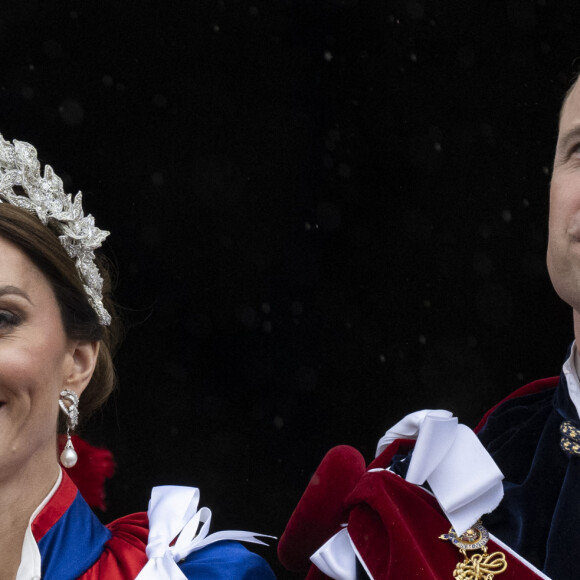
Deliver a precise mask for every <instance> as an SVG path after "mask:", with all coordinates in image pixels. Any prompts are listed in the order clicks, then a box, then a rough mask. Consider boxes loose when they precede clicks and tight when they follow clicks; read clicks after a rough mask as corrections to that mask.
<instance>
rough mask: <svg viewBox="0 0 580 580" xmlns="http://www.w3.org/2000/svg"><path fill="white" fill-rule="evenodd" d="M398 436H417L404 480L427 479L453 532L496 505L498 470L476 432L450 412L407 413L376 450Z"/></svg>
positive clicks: (462, 529)
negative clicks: (459, 421)
mask: <svg viewBox="0 0 580 580" xmlns="http://www.w3.org/2000/svg"><path fill="white" fill-rule="evenodd" d="M398 438H406V439H409V438H411V439H417V443H416V444H415V448H414V450H413V455H412V456H411V462H410V463H409V469H408V471H407V476H406V477H405V479H406V480H407V481H409V482H410V483H415V484H417V485H422V484H423V483H425V481H427V482H428V483H429V486H430V487H431V489H432V491H433V495H434V496H435V497H436V499H437V501H438V502H439V505H440V506H441V508H442V509H443V511H444V512H445V515H446V516H447V518H448V519H449V521H450V522H451V524H452V525H453V527H454V528H455V531H456V532H457V533H458V534H462V533H463V532H465V530H467V529H468V528H469V527H470V526H471V525H473V524H474V523H475V522H476V521H477V520H478V519H479V518H480V516H482V515H483V514H486V513H489V512H491V511H493V510H494V509H495V508H496V507H497V506H498V505H499V502H500V501H501V500H502V498H503V486H502V483H501V481H502V479H503V473H502V472H501V471H500V470H499V468H498V466H497V465H496V463H495V461H494V460H493V459H492V458H491V456H490V455H489V453H488V452H487V451H486V449H485V448H484V447H483V445H482V444H481V442H480V441H479V439H478V438H477V436H476V435H475V433H474V432H473V431H472V430H471V429H469V427H466V426H465V425H461V424H458V421H457V418H456V417H453V414H452V413H450V412H449V411H443V410H436V411H433V410H431V409H425V410H423V411H417V412H416V413H411V414H410V415H407V416H406V417H405V418H404V419H403V420H402V421H399V422H398V423H397V424H396V425H394V426H393V427H392V428H391V429H389V430H388V431H387V432H386V433H385V435H384V436H383V437H382V438H381V439H380V440H379V444H378V445H377V455H379V454H380V453H381V452H382V451H383V450H384V449H385V448H386V447H387V446H388V445H389V444H390V443H392V442H393V441H394V440H395V439H398Z"/></svg>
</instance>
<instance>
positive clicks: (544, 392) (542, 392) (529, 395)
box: [474, 377, 559, 433]
mask: <svg viewBox="0 0 580 580" xmlns="http://www.w3.org/2000/svg"><path fill="white" fill-rule="evenodd" d="M558 380H559V377H549V378H547V379H539V380H537V381H533V382H531V383H528V384H527V385H523V386H522V387H520V388H519V389H516V390H515V391H513V392H512V393H510V394H509V395H508V396H507V397H505V398H504V399H502V400H501V401H500V402H499V403H497V404H496V405H494V406H493V407H492V408H491V409H489V411H487V413H485V415H484V416H483V417H482V419H481V421H480V422H479V423H478V424H477V426H476V427H475V429H474V431H475V432H476V433H479V432H480V431H481V430H482V429H484V427H486V425H487V423H488V421H489V419H490V417H491V416H492V415H493V416H494V417H496V416H497V415H498V414H501V413H502V412H505V411H508V410H509V409H513V408H518V409H520V410H521V411H523V412H525V407H528V406H529V407H537V406H542V405H543V404H547V403H549V402H550V401H551V400H552V396H553V392H554V389H555V388H556V387H557V385H558Z"/></svg>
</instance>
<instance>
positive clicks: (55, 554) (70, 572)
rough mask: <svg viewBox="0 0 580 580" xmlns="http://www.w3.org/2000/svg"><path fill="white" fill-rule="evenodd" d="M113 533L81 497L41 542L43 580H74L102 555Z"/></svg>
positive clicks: (39, 545)
mask: <svg viewBox="0 0 580 580" xmlns="http://www.w3.org/2000/svg"><path fill="white" fill-rule="evenodd" d="M110 537H111V532H109V530H108V529H107V528H106V527H105V526H103V524H101V522H100V521H99V520H98V518H97V516H95V514H94V513H93V512H92V510H91V508H90V507H89V506H88V505H87V503H86V502H85V500H84V499H83V498H82V496H81V494H80V493H79V492H78V491H77V496H76V498H75V500H74V501H73V503H72V504H71V506H70V507H69V509H68V510H67V511H66V512H65V513H64V514H63V516H62V517H61V518H60V519H59V520H58V522H56V524H55V525H54V526H53V527H52V528H51V529H50V530H49V531H48V532H47V533H46V535H45V536H44V537H43V538H42V540H40V542H39V543H38V548H39V550H40V556H41V558H42V578H43V580H74V579H75V578H78V577H79V576H80V575H81V574H82V573H83V572H85V571H86V570H87V569H88V568H90V567H91V566H92V565H93V564H94V563H95V562H96V561H97V560H98V558H99V556H100V555H101V554H102V552H103V547H104V545H105V544H106V543H107V541H108V540H109V538H110Z"/></svg>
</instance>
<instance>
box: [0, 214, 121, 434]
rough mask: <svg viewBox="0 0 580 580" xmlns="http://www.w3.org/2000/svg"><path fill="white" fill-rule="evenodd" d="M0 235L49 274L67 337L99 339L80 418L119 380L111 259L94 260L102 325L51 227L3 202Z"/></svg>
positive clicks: (70, 260)
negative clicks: (104, 315)
mask: <svg viewBox="0 0 580 580" xmlns="http://www.w3.org/2000/svg"><path fill="white" fill-rule="evenodd" d="M0 237H2V238H4V239H6V240H7V241H9V242H11V243H13V244H14V245H15V246H17V247H18V248H20V250H22V251H23V252H24V253H25V254H26V255H27V256H28V258H29V259H30V260H31V261H32V262H33V263H34V264H35V266H36V267H37V268H38V269H39V270H40V271H41V272H42V273H43V274H44V276H45V277H46V278H47V280H48V281H49V283H50V285H51V287H52V289H53V292H54V295H55V297H56V300H57V302H58V305H59V308H60V313H61V317H62V322H63V326H64V330H65V332H66V334H67V336H68V337H69V338H73V339H79V340H90V341H100V348H99V356H98V359H97V364H96V367H95V371H94V373H93V376H92V378H91V380H90V382H89V384H88V386H87V388H86V389H85V390H84V392H83V395H82V397H81V399H80V404H79V414H80V418H81V420H83V419H86V418H87V417H89V416H90V415H91V414H92V413H93V412H94V411H96V410H97V409H98V408H99V407H100V406H101V405H103V403H104V402H105V401H106V400H107V398H108V397H109V395H110V394H111V392H112V391H113V388H114V386H115V383H116V375H115V367H114V366H113V354H114V352H115V350H116V348H117V346H118V343H119V342H120V338H121V336H120V335H121V329H120V326H119V322H118V317H117V316H116V315H115V308H114V305H113V302H112V296H111V280H110V275H109V270H108V267H107V263H106V262H105V260H104V258H102V257H97V259H96V263H97V266H98V268H99V271H100V273H101V276H102V277H103V305H104V307H105V308H106V309H107V311H108V312H109V314H110V315H111V318H112V322H111V325H110V326H103V325H101V324H100V323H99V319H98V317H97V314H96V312H95V311H94V310H93V308H92V306H91V305H90V303H89V301H88V298H87V295H86V293H85V291H84V288H83V284H82V282H81V279H80V277H79V274H78V273H77V269H76V266H75V263H74V261H73V260H72V258H70V257H69V255H68V254H67V253H66V251H65V249H64V248H63V246H62V245H61V243H60V241H59V239H58V235H57V234H56V233H55V232H53V231H52V230H51V229H50V227H47V226H44V225H43V224H42V223H41V222H40V220H39V219H38V218H37V217H36V216H35V215H33V214H30V213H28V212H26V211H25V210H23V209H20V208H18V207H15V206H12V205H9V204H7V203H0ZM63 426H64V423H62V424H60V425H59V431H60V432H62V431H63Z"/></svg>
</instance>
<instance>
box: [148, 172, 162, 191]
mask: <svg viewBox="0 0 580 580" xmlns="http://www.w3.org/2000/svg"><path fill="white" fill-rule="evenodd" d="M151 181H152V182H153V185H156V186H158V187H161V186H162V185H163V184H164V183H165V180H164V179H163V173H161V172H159V171H156V172H155V173H152V174H151Z"/></svg>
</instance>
